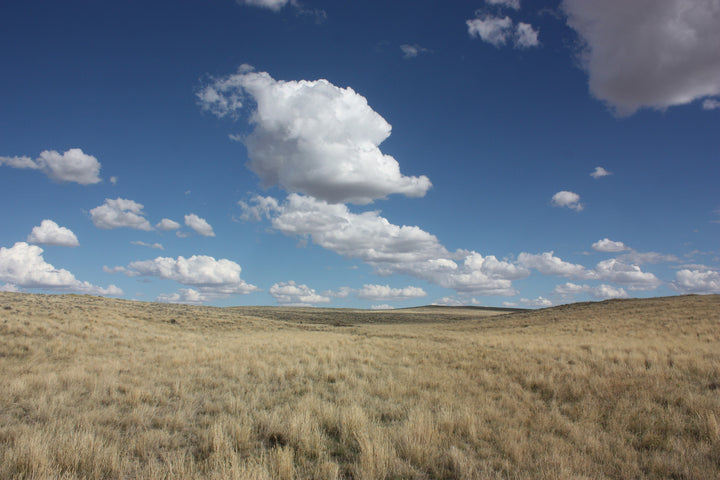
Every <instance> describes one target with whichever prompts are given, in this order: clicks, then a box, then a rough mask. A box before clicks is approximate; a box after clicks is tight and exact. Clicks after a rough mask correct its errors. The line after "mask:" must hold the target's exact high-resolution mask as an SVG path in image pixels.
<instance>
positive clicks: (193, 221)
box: [185, 213, 215, 237]
mask: <svg viewBox="0 0 720 480" xmlns="http://www.w3.org/2000/svg"><path fill="white" fill-rule="evenodd" d="M185 225H187V226H188V227H190V228H192V229H193V230H195V231H196V232H197V233H199V234H200V235H203V236H205V237H214V236H215V232H213V228H212V226H210V224H209V223H208V222H207V221H206V220H205V219H204V218H200V217H198V216H197V215H195V214H194V213H191V214H189V215H185Z"/></svg>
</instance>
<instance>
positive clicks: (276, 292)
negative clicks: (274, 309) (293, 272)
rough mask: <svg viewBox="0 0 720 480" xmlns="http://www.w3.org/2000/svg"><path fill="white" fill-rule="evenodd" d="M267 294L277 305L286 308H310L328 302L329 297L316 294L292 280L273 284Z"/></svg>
mask: <svg viewBox="0 0 720 480" xmlns="http://www.w3.org/2000/svg"><path fill="white" fill-rule="evenodd" d="M269 293H270V295H272V297H273V298H274V299H275V300H276V301H277V302H278V303H279V304H281V305H287V306H312V305H314V304H317V303H329V302H330V298H329V297H326V296H323V295H320V294H318V293H317V292H315V290H314V289H312V288H310V287H308V286H307V285H297V284H296V283H295V282H294V281H292V280H290V281H289V282H280V283H276V284H274V285H273V286H272V287H270V290H269Z"/></svg>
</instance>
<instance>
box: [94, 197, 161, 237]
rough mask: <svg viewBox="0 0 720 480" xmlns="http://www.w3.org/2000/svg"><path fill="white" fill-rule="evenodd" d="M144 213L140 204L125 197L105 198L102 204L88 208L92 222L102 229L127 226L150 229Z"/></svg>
mask: <svg viewBox="0 0 720 480" xmlns="http://www.w3.org/2000/svg"><path fill="white" fill-rule="evenodd" d="M144 215H145V213H144V212H143V206H142V204H140V203H137V202H134V201H133V200H127V199H125V198H116V199H114V200H113V199H110V198H106V199H105V203H104V204H102V205H100V206H99V207H95V208H93V209H92V210H90V218H91V219H92V221H93V224H95V226H96V227H98V228H104V229H110V228H121V227H127V228H135V229H138V230H145V231H148V230H152V226H151V225H150V222H148V221H147V219H146V218H145V217H144Z"/></svg>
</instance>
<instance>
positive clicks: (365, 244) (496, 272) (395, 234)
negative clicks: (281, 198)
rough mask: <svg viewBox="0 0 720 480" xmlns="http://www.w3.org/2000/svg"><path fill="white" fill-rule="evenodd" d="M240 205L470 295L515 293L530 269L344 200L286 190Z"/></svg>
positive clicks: (292, 230) (385, 270)
mask: <svg viewBox="0 0 720 480" xmlns="http://www.w3.org/2000/svg"><path fill="white" fill-rule="evenodd" d="M241 205H242V206H243V208H244V209H245V213H244V215H243V216H244V217H245V218H248V219H255V218H259V217H261V216H266V217H267V218H269V219H270V220H271V223H272V226H273V228H274V229H275V230H278V231H280V232H282V233H284V234H286V235H289V236H299V237H301V238H309V239H311V240H312V242H313V243H315V244H316V245H319V246H321V247H323V248H326V249H328V250H331V251H333V252H336V253H338V254H340V255H342V256H344V257H346V258H357V259H360V260H362V261H363V262H365V263H367V264H369V265H371V266H373V267H374V268H375V271H376V273H378V274H380V275H394V274H407V275H411V276H414V277H416V278H420V279H423V280H427V281H429V282H431V283H434V284H436V285H441V286H443V287H446V288H452V289H455V290H457V291H458V292H462V293H468V294H478V295H514V294H515V293H516V292H515V290H514V289H513V288H512V280H513V279H518V278H523V277H525V276H527V275H528V274H529V272H528V271H527V269H525V268H524V267H522V266H516V265H513V264H511V263H509V262H505V261H501V260H498V259H497V258H496V257H494V256H486V257H483V256H482V255H480V254H479V253H477V252H473V251H466V250H457V251H456V252H454V253H452V252H449V251H448V250H447V249H446V248H445V247H444V246H443V245H441V244H440V242H439V241H438V239H437V237H435V236H434V235H432V234H430V233H428V232H425V231H424V230H422V229H420V228H418V227H416V226H407V225H402V226H400V225H395V224H392V223H390V222H389V221H388V220H387V219H386V218H384V217H382V216H381V215H380V214H379V212H377V211H370V212H363V213H358V214H356V213H352V212H350V210H349V209H348V207H347V206H346V205H341V204H330V203H327V202H324V201H321V200H317V199H315V198H312V197H308V196H304V195H298V194H290V195H288V197H287V200H286V201H285V202H284V203H280V202H278V201H277V200H274V199H271V198H270V197H255V198H254V199H253V200H252V201H251V202H250V204H245V203H243V204H241Z"/></svg>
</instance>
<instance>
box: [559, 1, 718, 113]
mask: <svg viewBox="0 0 720 480" xmlns="http://www.w3.org/2000/svg"><path fill="white" fill-rule="evenodd" d="M562 8H563V10H564V11H565V13H566V14H567V24H568V25H569V26H570V27H571V28H573V29H574V30H575V31H576V32H577V33H578V35H579V37H580V39H581V42H582V46H583V47H584V48H583V51H582V55H581V60H582V64H583V66H584V69H585V70H586V71H587V73H588V76H589V87H590V92H591V93H592V95H593V96H595V97H596V98H598V99H600V100H602V101H603V102H605V103H607V104H608V105H609V106H610V107H611V108H612V109H613V110H614V111H615V112H616V113H617V114H619V115H631V114H633V113H634V112H635V111H636V110H638V109H640V108H655V109H664V108H667V107H670V106H673V105H683V104H687V103H690V102H692V101H694V100H696V99H700V98H704V97H708V96H716V95H718V94H720V55H718V52H719V51H720V28H718V20H717V19H718V16H720V2H718V1H717V0H693V1H692V2H688V1H687V0H652V1H627V0H604V1H602V2H598V1H596V0H563V2H562Z"/></svg>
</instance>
